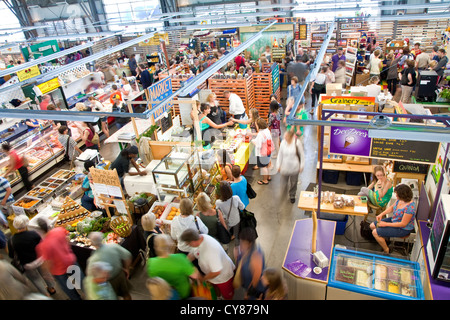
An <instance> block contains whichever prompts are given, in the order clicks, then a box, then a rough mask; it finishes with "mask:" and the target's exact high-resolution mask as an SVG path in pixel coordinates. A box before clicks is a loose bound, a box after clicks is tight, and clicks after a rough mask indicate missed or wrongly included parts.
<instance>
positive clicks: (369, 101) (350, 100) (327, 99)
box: [321, 96, 375, 106]
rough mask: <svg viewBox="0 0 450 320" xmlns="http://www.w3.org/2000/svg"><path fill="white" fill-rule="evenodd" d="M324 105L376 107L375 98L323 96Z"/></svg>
mask: <svg viewBox="0 0 450 320" xmlns="http://www.w3.org/2000/svg"><path fill="white" fill-rule="evenodd" d="M321 103H322V104H353V105H359V106H367V105H375V97H332V96H323V97H322V101H321Z"/></svg>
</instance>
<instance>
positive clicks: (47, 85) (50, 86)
mask: <svg viewBox="0 0 450 320" xmlns="http://www.w3.org/2000/svg"><path fill="white" fill-rule="evenodd" d="M60 86H61V85H60V84H59V80H58V78H55V79H52V80H49V81H47V82H44V83H41V84H38V85H37V87H38V88H39V90H41V92H42V94H46V93H47V92H50V91H52V90H55V89H56V88H59V87H60Z"/></svg>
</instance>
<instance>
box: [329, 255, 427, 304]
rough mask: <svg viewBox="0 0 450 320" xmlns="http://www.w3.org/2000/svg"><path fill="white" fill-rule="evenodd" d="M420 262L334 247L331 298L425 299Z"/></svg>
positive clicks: (330, 287)
mask: <svg viewBox="0 0 450 320" xmlns="http://www.w3.org/2000/svg"><path fill="white" fill-rule="evenodd" d="M423 275H424V270H423V268H421V266H420V265H419V263H417V262H414V261H409V260H401V259H397V258H393V257H391V256H386V255H384V256H381V255H377V254H372V253H366V252H361V251H354V250H351V249H344V248H336V247H335V248H334V250H333V259H332V261H331V270H330V278H329V281H328V290H327V299H329V300H332V299H338V300H342V299H351V300H355V299H364V300H365V299H392V300H424V292H423V288H422V281H421V279H422V278H423Z"/></svg>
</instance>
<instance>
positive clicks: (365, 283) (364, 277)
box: [355, 270, 369, 288]
mask: <svg viewBox="0 0 450 320" xmlns="http://www.w3.org/2000/svg"><path fill="white" fill-rule="evenodd" d="M355 284H356V285H357V286H361V287H367V288H368V287H369V274H368V273H367V272H365V271H363V270H357V271H356V282H355Z"/></svg>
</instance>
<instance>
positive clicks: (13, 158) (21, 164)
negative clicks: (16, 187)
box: [2, 141, 33, 191]
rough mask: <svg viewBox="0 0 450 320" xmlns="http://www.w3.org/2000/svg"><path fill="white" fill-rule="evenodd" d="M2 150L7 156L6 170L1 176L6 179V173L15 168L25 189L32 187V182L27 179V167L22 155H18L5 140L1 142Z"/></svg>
mask: <svg viewBox="0 0 450 320" xmlns="http://www.w3.org/2000/svg"><path fill="white" fill-rule="evenodd" d="M2 151H3V152H4V153H5V154H6V155H8V156H9V163H8V170H7V171H6V172H5V174H4V175H3V176H4V177H5V178H6V179H8V175H9V174H10V173H11V172H13V171H16V170H17V171H19V174H20V177H21V178H22V182H23V184H24V186H25V188H26V189H27V191H30V190H31V189H33V184H32V183H31V182H30V180H29V179H28V168H27V165H26V163H25V162H26V161H24V158H23V156H22V157H21V156H19V155H18V154H17V152H16V150H14V149H12V147H11V145H10V144H9V143H8V142H7V141H5V142H3V143H2Z"/></svg>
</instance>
